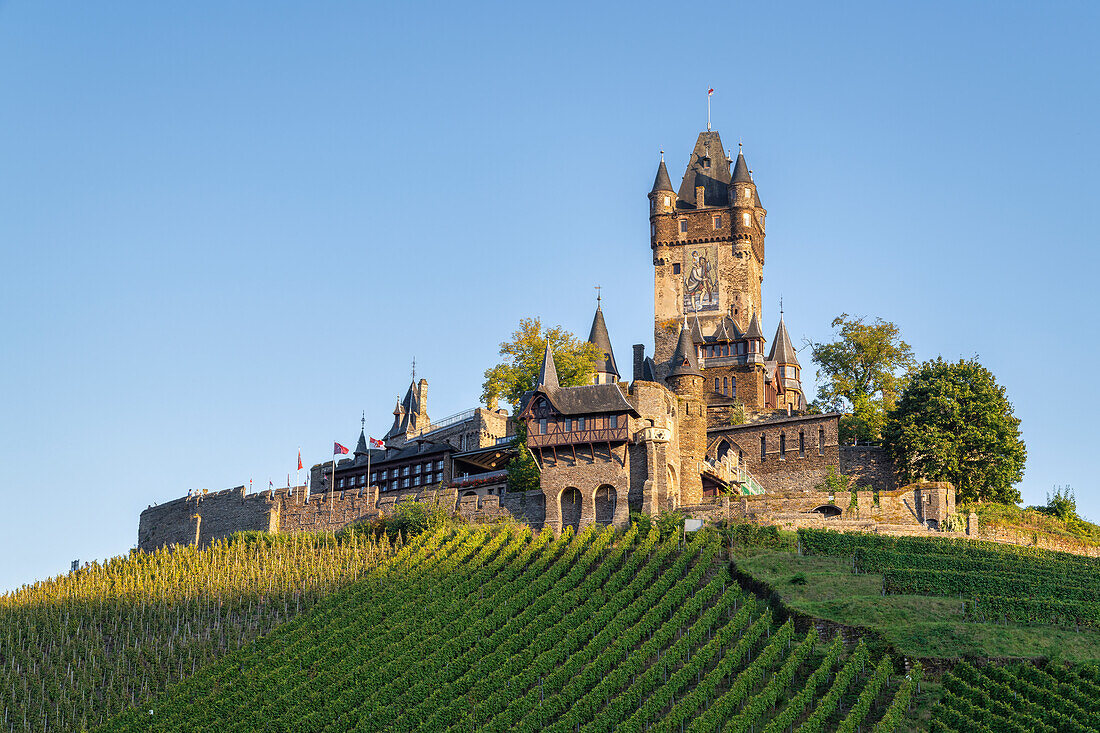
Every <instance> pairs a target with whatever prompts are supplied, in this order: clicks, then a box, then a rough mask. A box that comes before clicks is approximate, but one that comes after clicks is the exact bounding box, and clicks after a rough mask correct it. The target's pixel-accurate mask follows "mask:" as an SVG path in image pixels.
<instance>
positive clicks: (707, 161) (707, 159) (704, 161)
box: [703, 158, 710, 168]
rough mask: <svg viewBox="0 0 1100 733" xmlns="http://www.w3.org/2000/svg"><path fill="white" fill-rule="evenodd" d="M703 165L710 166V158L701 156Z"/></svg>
mask: <svg viewBox="0 0 1100 733" xmlns="http://www.w3.org/2000/svg"><path fill="white" fill-rule="evenodd" d="M703 167H704V168H710V158H703Z"/></svg>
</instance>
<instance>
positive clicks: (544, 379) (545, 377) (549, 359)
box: [535, 339, 558, 389]
mask: <svg viewBox="0 0 1100 733" xmlns="http://www.w3.org/2000/svg"><path fill="white" fill-rule="evenodd" d="M535 387H536V389H537V388H538V387H549V388H550V389H557V388H558V367H557V366H556V365H555V364H554V352H553V351H551V350H550V339H546V353H544V354H543V355H542V366H541V367H540V368H539V378H538V381H537V382H535Z"/></svg>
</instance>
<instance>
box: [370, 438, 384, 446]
mask: <svg viewBox="0 0 1100 733" xmlns="http://www.w3.org/2000/svg"><path fill="white" fill-rule="evenodd" d="M369 440H370V447H371V448H385V447H386V441H384V440H375V439H374V438H370V439H369Z"/></svg>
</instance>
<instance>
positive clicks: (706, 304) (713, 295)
mask: <svg viewBox="0 0 1100 733" xmlns="http://www.w3.org/2000/svg"><path fill="white" fill-rule="evenodd" d="M717 264H718V252H717V248H716V247H713V246H711V247H685V248H684V313H701V312H704V311H716V310H718V307H719V302H718V300H719V298H718V268H717Z"/></svg>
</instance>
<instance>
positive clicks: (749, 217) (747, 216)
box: [741, 212, 752, 227]
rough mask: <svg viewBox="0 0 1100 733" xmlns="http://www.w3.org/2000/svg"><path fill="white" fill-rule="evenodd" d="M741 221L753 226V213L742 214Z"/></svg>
mask: <svg viewBox="0 0 1100 733" xmlns="http://www.w3.org/2000/svg"><path fill="white" fill-rule="evenodd" d="M741 223H742V224H744V225H745V226H747V227H751V226H752V214H750V213H748V212H745V213H744V214H742V215H741Z"/></svg>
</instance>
